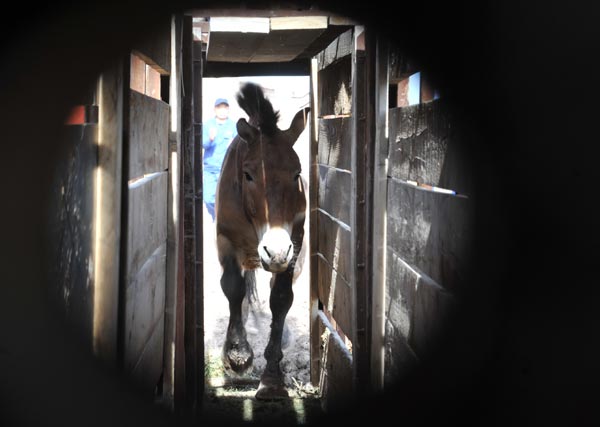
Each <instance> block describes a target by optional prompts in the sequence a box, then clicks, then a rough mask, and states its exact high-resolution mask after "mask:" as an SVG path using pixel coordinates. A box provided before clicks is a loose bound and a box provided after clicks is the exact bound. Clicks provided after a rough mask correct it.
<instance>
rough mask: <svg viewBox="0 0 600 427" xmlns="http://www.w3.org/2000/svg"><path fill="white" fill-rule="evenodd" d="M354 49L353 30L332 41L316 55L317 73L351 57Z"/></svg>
mask: <svg viewBox="0 0 600 427" xmlns="http://www.w3.org/2000/svg"><path fill="white" fill-rule="evenodd" d="M353 49H354V29H349V30H347V31H346V32H344V33H342V34H340V35H339V37H337V38H336V39H335V40H334V41H332V42H331V43H330V44H329V45H328V46H327V47H326V48H325V49H324V50H323V51H322V52H321V53H320V54H318V55H317V63H318V68H319V71H320V70H322V69H324V68H326V67H328V66H329V65H331V64H333V63H334V62H336V61H338V60H340V59H342V58H344V57H347V56H350V55H352V51H353Z"/></svg>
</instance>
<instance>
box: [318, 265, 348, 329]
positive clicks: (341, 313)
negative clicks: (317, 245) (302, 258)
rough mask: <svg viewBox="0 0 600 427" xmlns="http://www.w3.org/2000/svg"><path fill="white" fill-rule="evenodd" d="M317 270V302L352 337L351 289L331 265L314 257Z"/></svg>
mask: <svg viewBox="0 0 600 427" xmlns="http://www.w3.org/2000/svg"><path fill="white" fill-rule="evenodd" d="M312 262H315V263H316V265H317V268H318V273H317V274H318V284H317V286H318V296H319V300H320V301H321V302H322V303H323V305H324V306H325V307H326V308H327V310H328V311H329V312H330V313H331V315H332V317H333V318H334V319H335V321H336V322H337V323H338V325H339V327H340V328H341V329H342V331H343V332H344V335H346V336H347V337H352V336H353V333H354V328H353V326H352V288H351V287H350V285H349V284H348V282H347V281H346V280H344V278H343V277H342V276H340V275H339V274H338V272H337V271H336V270H335V269H333V268H331V265H330V264H329V263H328V262H327V261H325V260H324V259H323V258H321V257H320V256H314V257H313V260H312Z"/></svg>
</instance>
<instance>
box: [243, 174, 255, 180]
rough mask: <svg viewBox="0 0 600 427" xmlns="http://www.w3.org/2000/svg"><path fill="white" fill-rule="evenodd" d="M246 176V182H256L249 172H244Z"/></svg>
mask: <svg viewBox="0 0 600 427" xmlns="http://www.w3.org/2000/svg"><path fill="white" fill-rule="evenodd" d="M244 176H245V177H246V181H254V179H253V178H252V177H251V176H250V174H249V173H248V172H244Z"/></svg>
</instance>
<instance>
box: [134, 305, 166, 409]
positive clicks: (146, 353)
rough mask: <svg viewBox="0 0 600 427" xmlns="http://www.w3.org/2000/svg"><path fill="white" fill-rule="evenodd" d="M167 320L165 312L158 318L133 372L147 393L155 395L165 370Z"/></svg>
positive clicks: (137, 381)
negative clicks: (165, 319) (164, 354)
mask: <svg viewBox="0 0 600 427" xmlns="http://www.w3.org/2000/svg"><path fill="white" fill-rule="evenodd" d="M164 334H165V322H164V313H163V314H162V315H161V317H160V319H158V320H157V322H156V326H155V327H154V330H153V331H152V334H151V335H150V338H149V339H148V342H147V343H146V346H145V347H144V349H143V350H142V353H141V354H140V357H139V359H138V361H137V363H136V365H135V367H134V368H133V371H132V372H131V375H132V376H133V378H134V379H135V381H136V383H137V384H138V385H139V386H140V387H141V388H142V389H143V390H146V392H147V393H146V394H147V395H149V396H152V397H154V393H155V387H156V385H157V383H158V382H159V380H160V377H161V374H162V372H163V351H164Z"/></svg>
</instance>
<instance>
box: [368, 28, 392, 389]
mask: <svg viewBox="0 0 600 427" xmlns="http://www.w3.org/2000/svg"><path fill="white" fill-rule="evenodd" d="M376 55H377V56H376V59H375V60H376V70H375V102H374V122H375V139H374V141H373V142H374V150H373V152H374V159H373V163H374V170H373V214H372V221H373V234H372V239H373V245H372V265H373V270H372V271H373V290H372V293H373V296H372V307H371V319H372V325H371V331H372V333H371V372H372V375H371V384H372V387H373V390H374V391H376V392H377V391H381V390H383V386H384V370H385V362H384V349H385V345H384V339H385V336H386V333H385V327H384V324H385V318H386V316H385V307H386V304H385V288H386V283H388V282H387V280H386V271H385V261H386V245H387V244H386V230H385V216H386V209H385V206H386V204H387V157H388V145H389V144H388V140H387V130H388V129H387V120H386V118H387V111H388V103H389V100H388V96H389V81H388V67H389V64H388V56H389V43H388V42H387V40H385V38H383V37H381V36H378V37H377V46H376Z"/></svg>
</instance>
